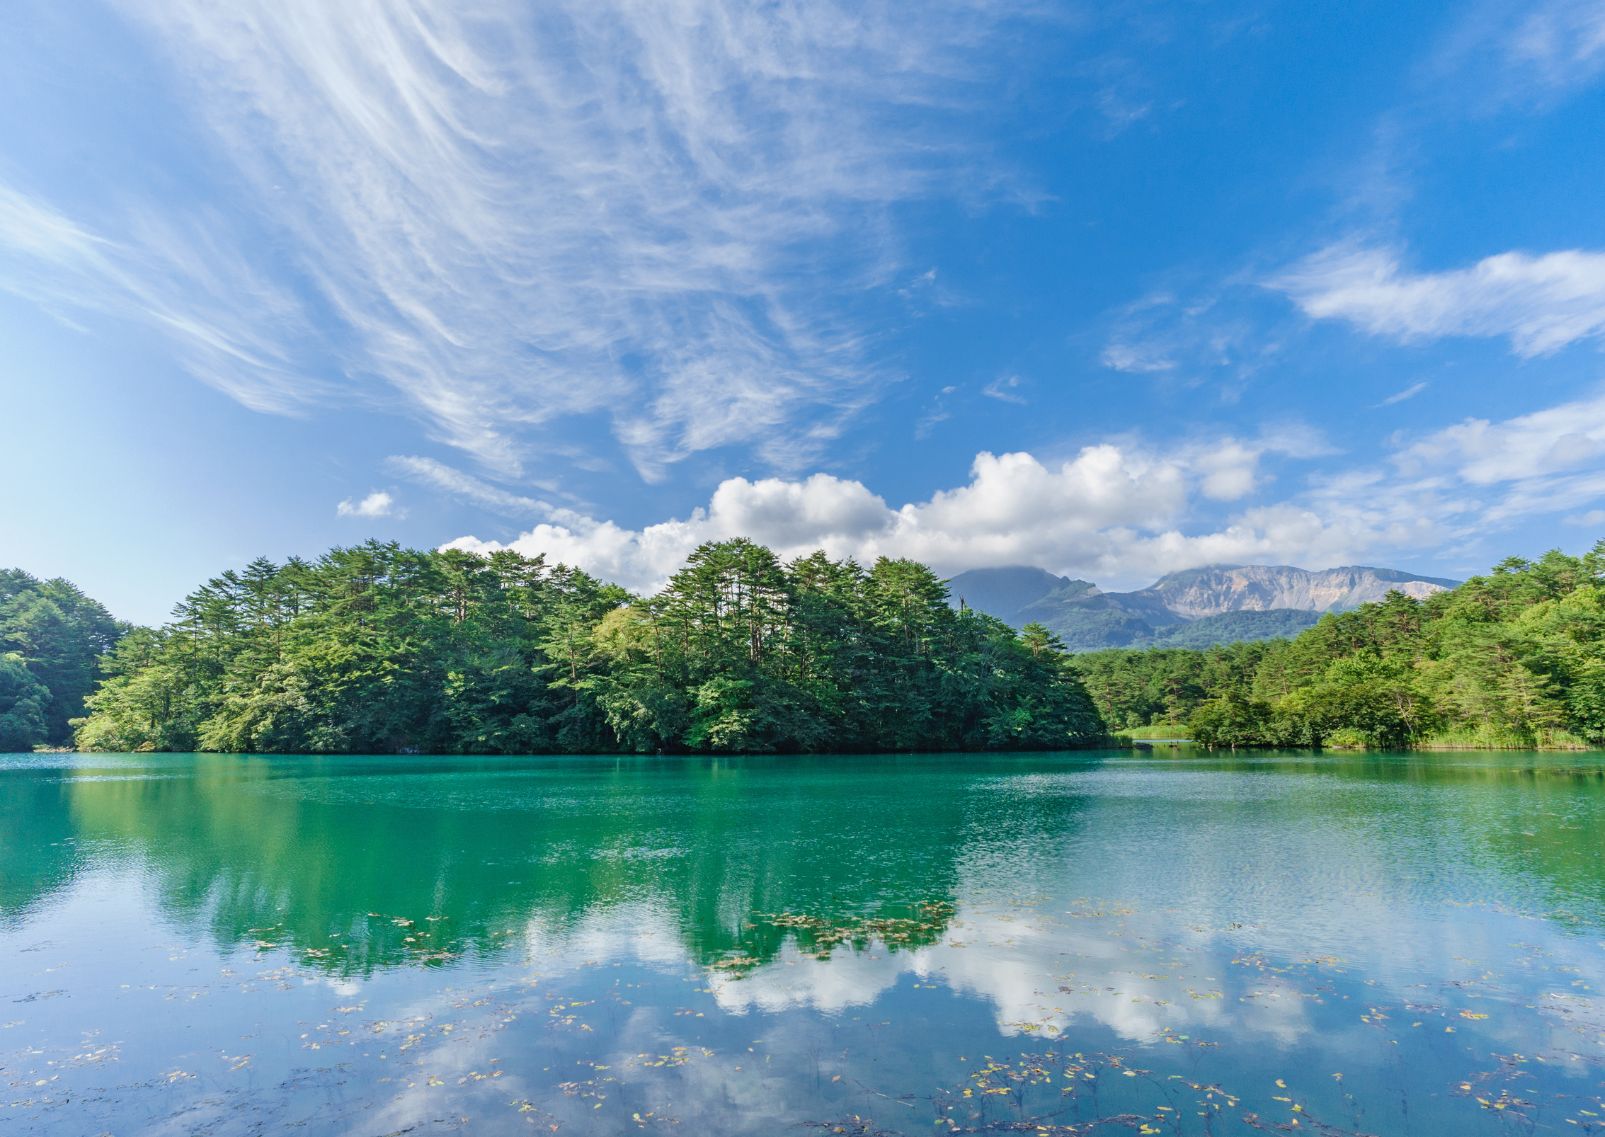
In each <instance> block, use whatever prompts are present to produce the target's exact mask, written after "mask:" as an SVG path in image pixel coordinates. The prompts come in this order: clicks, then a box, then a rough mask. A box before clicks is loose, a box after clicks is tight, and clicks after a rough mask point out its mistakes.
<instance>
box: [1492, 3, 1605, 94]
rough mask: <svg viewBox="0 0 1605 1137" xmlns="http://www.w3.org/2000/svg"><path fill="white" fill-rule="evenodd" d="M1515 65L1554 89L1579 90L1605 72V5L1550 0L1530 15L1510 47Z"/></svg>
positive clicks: (1512, 38) (1509, 42) (1508, 49)
mask: <svg viewBox="0 0 1605 1137" xmlns="http://www.w3.org/2000/svg"><path fill="white" fill-rule="evenodd" d="M1506 50H1507V52H1508V58H1509V60H1510V62H1511V63H1512V65H1514V66H1515V67H1517V68H1519V69H1522V70H1525V71H1527V72H1529V73H1531V74H1533V75H1535V76H1536V77H1537V78H1538V79H1539V81H1540V82H1542V83H1543V84H1544V85H1545V86H1547V87H1550V88H1564V87H1575V86H1579V85H1581V84H1583V83H1587V82H1591V81H1592V80H1594V79H1595V78H1597V77H1598V76H1599V74H1600V72H1601V71H1605V3H1601V2H1600V0H1550V2H1549V3H1546V4H1538V5H1535V6H1534V7H1533V8H1531V9H1530V10H1528V11H1527V14H1526V17H1525V19H1523V20H1522V22H1521V24H1520V26H1519V27H1518V28H1517V29H1516V33H1515V35H1513V36H1511V37H1510V39H1509V40H1508V41H1507V48H1506Z"/></svg>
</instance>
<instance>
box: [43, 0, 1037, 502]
mask: <svg viewBox="0 0 1605 1137" xmlns="http://www.w3.org/2000/svg"><path fill="white" fill-rule="evenodd" d="M123 7H124V8H125V9H126V10H127V11H128V12H129V13H130V14H132V15H133V16H134V17H135V19H136V22H137V23H138V24H139V25H140V26H142V27H144V28H145V29H147V30H148V31H149V32H150V33H151V34H152V36H153V38H154V40H155V41H156V42H157V43H158V44H159V45H160V47H161V49H162V50H163V52H164V53H165V54H166V55H167V56H168V57H169V58H170V59H171V60H172V61H174V62H175V64H176V65H177V68H178V71H179V75H180V81H181V82H182V83H184V84H186V85H185V86H183V87H182V88H181V90H180V97H181V98H183V99H184V100H185V101H186V102H188V103H190V104H191V105H193V106H195V107H197V108H198V109H199V112H200V113H201V114H203V115H204V116H205V121H206V124H207V125H208V126H209V128H210V129H211V130H212V131H213V132H214V133H215V136H216V137H217V139H218V140H219V141H220V143H221V153H222V154H223V155H225V156H226V158H228V159H231V160H232V161H233V162H234V163H235V165H236V166H237V168H238V171H239V174H240V177H239V178H238V179H237V181H236V182H235V185H236V186H237V187H239V188H241V190H242V192H245V193H247V194H248V195H249V198H248V200H247V201H246V202H245V203H243V204H244V206H245V207H246V208H248V209H249V210H250V211H251V213H252V216H253V218H255V219H257V220H258V221H259V222H260V223H261V224H263V225H265V226H267V227H268V228H269V229H270V231H271V232H272V234H273V236H274V238H275V239H274V240H273V241H272V242H270V244H271V245H272V246H274V247H276V248H282V249H284V250H285V251H286V256H287V257H288V258H289V259H291V260H292V261H293V262H294V263H293V269H294V272H295V274H296V276H297V278H298V280H302V281H305V282H307V283H308V284H309V285H310V286H311V287H312V288H313V289H315V291H316V293H317V298H318V308H319V311H320V316H323V315H326V316H327V317H328V320H327V321H321V320H320V322H326V323H335V324H338V326H339V329H340V334H339V335H338V336H337V337H335V341H334V342H333V343H332V344H331V350H333V351H334V352H335V353H336V354H337V355H338V357H339V359H340V361H341V369H342V370H343V371H344V372H345V373H346V374H347V375H349V376H354V377H360V378H361V379H362V381H363V382H364V383H368V382H370V381H371V382H372V383H373V384H375V385H377V386H380V387H382V388H388V389H389V390H390V391H391V392H392V396H393V397H399V398H400V399H401V401H402V402H403V403H404V405H405V406H406V407H407V408H408V409H409V410H410V411H411V412H412V413H414V414H415V415H417V416H418V417H419V418H421V419H422V420H423V421H425V422H426V423H427V424H428V425H429V426H430V428H431V431H432V434H433V436H434V437H435V438H436V439H438V440H440V441H442V442H444V443H446V444H449V445H451V446H453V447H456V448H459V449H461V450H463V451H465V452H467V453H468V454H470V455H472V456H473V457H474V458H475V459H476V460H477V461H478V462H479V463H480V464H481V465H482V466H483V468H484V469H486V470H488V471H491V472H494V473H496V474H497V475H499V476H502V477H515V476H519V474H520V473H521V470H522V466H523V464H524V462H525V461H526V460H527V458H528V456H529V454H530V453H531V451H532V449H533V444H534V441H535V439H536V438H537V437H541V436H542V435H543V432H542V430H541V428H542V427H547V428H548V429H547V431H546V432H544V436H545V437H550V433H551V432H550V429H549V428H550V424H552V423H553V422H554V421H555V420H558V419H561V418H564V417H565V416H573V415H585V414H595V415H599V416H602V417H603V419H604V420H605V421H610V422H611V424H612V428H613V432H614V435H615V436H616V438H617V440H618V441H619V443H620V444H621V445H622V446H623V447H624V449H625V451H626V453H627V454H628V456H629V458H630V460H631V461H632V462H634V463H635V465H636V466H637V468H638V469H639V470H640V471H641V472H642V473H643V474H644V475H646V476H648V477H657V476H659V475H661V474H662V473H663V471H664V470H665V468H666V465H667V464H668V463H672V462H674V461H676V460H678V459H681V458H683V457H685V456H686V455H688V454H690V453H693V452H696V451H701V450H708V449H712V448H717V447H724V446H731V445H739V446H745V447H750V448H753V449H755V450H756V451H757V452H758V453H759V455H760V456H761V457H762V458H764V459H765V460H767V461H769V462H770V463H772V464H776V465H780V466H782V467H787V468H793V467H796V466H797V465H799V464H802V463H806V462H807V461H809V460H811V458H812V457H813V456H814V455H815V454H816V453H817V451H818V450H819V449H820V447H821V446H822V445H824V444H825V443H826V442H828V441H829V439H831V438H832V437H834V436H835V435H836V434H837V433H838V432H839V431H840V430H841V429H842V425H843V423H844V421H845V420H846V419H847V418H848V417H850V416H851V414H852V413H853V412H854V411H855V410H856V409H857V408H859V407H861V406H862V405H864V404H865V403H866V402H867V401H869V400H871V399H873V398H874V397H875V394H876V392H877V390H878V387H879V385H880V384H881V383H882V382H883V381H885V380H886V379H888V378H889V377H890V376H889V375H888V374H887V373H886V372H885V371H884V370H883V369H882V367H881V366H880V365H879V364H878V363H877V361H876V349H875V346H874V344H873V342H872V340H871V333H872V331H873V329H874V328H875V326H876V323H875V320H874V318H873V315H872V314H870V313H868V312H867V311H866V309H868V308H869V307H870V306H871V305H872V304H873V302H874V297H875V295H878V294H879V293H880V292H884V294H885V300H886V302H888V303H896V302H897V301H896V286H897V280H898V279H906V276H907V273H906V270H901V271H900V270H899V265H898V255H897V251H896V250H897V247H898V242H897V240H896V236H895V228H894V226H893V225H892V221H891V217H890V213H889V211H890V210H891V209H892V208H893V207H895V206H896V205H897V204H899V203H901V202H905V201H908V200H911V199H914V198H919V197H922V196H925V195H928V194H931V193H935V192H945V191H947V190H954V191H955V192H963V193H968V194H973V193H976V192H983V193H984V192H987V190H986V189H985V188H982V189H980V190H977V189H976V188H975V187H974V185H973V182H974V179H973V177H972V178H968V179H966V178H962V177H960V176H959V175H960V174H961V173H962V172H963V171H964V170H965V169H968V168H970V163H969V161H968V160H969V159H972V158H974V157H975V155H976V154H977V153H978V151H977V147H984V146H985V145H986V143H985V141H984V138H985V134H984V132H983V131H979V130H976V129H974V126H975V123H974V122H973V121H972V120H971V118H970V116H973V115H975V114H978V113H980V112H979V111H978V110H977V108H978V107H979V106H981V105H983V103H982V101H981V100H974V99H967V98H966V97H965V92H966V91H967V90H968V89H969V86H970V84H972V83H973V82H975V81H978V80H985V79H986V78H987V77H988V76H989V75H993V74H997V73H999V72H1000V71H1001V69H1002V68H1004V67H1006V66H1007V65H1008V61H1007V60H1006V59H1005V58H1004V56H1006V55H1007V54H1008V53H1007V52H1004V51H996V50H991V48H992V47H995V46H996V45H997V44H999V43H1000V42H1001V40H1000V38H999V32H1000V29H1001V28H1003V26H1004V25H1005V24H1007V23H1008V22H1009V21H1010V20H1011V19H1012V18H1013V17H1014V16H1016V15H1018V14H1019V12H1020V11H1022V10H1029V8H1030V5H1018V6H1016V5H1011V4H1002V5H994V4H984V3H979V2H972V0H938V2H937V3H935V4H932V5H926V6H924V8H922V10H921V14H920V18H919V19H918V20H909V19H908V18H907V17H906V12H905V11H904V9H903V8H902V7H901V6H899V5H895V4H891V3H889V2H884V0H878V2H872V3H868V4H848V3H843V2H832V0H821V2H819V3H809V4H781V5H769V6H760V7H756V8H755V7H752V6H750V5H745V4H739V3H736V2H735V0H706V2H705V0H653V2H650V3H648V2H642V0H558V2H554V3H546V4H540V5H533V6H532V5H528V4H524V3H518V2H516V0H490V2H488V3H484V4H478V5H473V6H471V7H469V8H464V7H463V6H461V5H457V4H448V3H444V2H433V0H420V2H419V3H415V4H410V5H404V6H401V7H397V6H395V5H393V4H389V3H384V2H382V0H352V2H351V3H343V4H333V5H331V4H326V3H321V2H318V0H287V2H284V0H275V2H271V3H270V2H268V0H244V2H241V3H233V4H228V5H221V6H220V5H217V4H214V3H210V2H207V0H159V2H158V0H126V3H124V5H123ZM966 124H968V125H966ZM967 140H968V141H967ZM994 180H995V181H1001V180H1005V179H1002V177H1001V175H1000V176H998V177H997V178H995V179H994ZM63 236H70V234H63ZM927 275H928V276H931V280H932V281H934V279H935V278H934V275H933V274H927Z"/></svg>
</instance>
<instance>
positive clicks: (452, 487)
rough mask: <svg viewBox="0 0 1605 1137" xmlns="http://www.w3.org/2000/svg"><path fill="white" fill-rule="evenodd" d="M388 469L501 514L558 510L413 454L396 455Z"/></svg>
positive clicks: (399, 475) (387, 464) (519, 514)
mask: <svg viewBox="0 0 1605 1137" xmlns="http://www.w3.org/2000/svg"><path fill="white" fill-rule="evenodd" d="M385 468H386V469H387V470H389V471H390V472H391V473H392V474H395V475H397V476H398V477H403V478H407V479H408V480H410V481H414V482H417V483H418V484H420V485H425V486H428V487H430V488H431V489H435V490H439V491H440V492H441V493H444V494H448V495H449V496H451V497H455V498H459V499H461V500H463V501H467V502H471V503H472V504H474V505H477V506H480V507H481V508H484V509H490V510H495V511H496V512H498V513H508V514H512V515H514V516H518V517H528V516H529V515H531V514H539V513H551V512H554V510H555V507H553V506H552V505H550V504H548V503H547V502H544V501H540V500H537V499H536V498H532V497H525V496H524V495H523V494H516V493H512V492H510V491H508V490H504V489H501V488H499V487H497V486H493V485H491V484H490V483H489V482H487V481H484V480H483V479H481V478H476V477H474V476H473V475H472V474H465V473H463V471H461V470H458V469H454V468H452V467H451V466H448V465H446V464H445V463H444V462H438V461H436V460H435V459H433V458H423V457H419V456H418V455H414V454H394V455H392V456H390V457H389V458H386V459H385Z"/></svg>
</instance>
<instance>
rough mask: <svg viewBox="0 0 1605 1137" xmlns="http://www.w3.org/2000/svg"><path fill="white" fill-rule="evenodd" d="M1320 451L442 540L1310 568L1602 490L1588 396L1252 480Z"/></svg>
mask: <svg viewBox="0 0 1605 1137" xmlns="http://www.w3.org/2000/svg"><path fill="white" fill-rule="evenodd" d="M1333 455H1334V451H1333V450H1332V449H1331V447H1330V446H1329V445H1328V444H1327V443H1326V442H1325V440H1324V439H1323V438H1322V437H1321V436H1320V435H1319V434H1318V433H1317V432H1315V431H1313V430H1311V429H1310V428H1308V427H1303V426H1299V425H1296V424H1295V425H1291V426H1286V427H1282V428H1280V429H1275V430H1267V431H1265V432H1263V433H1261V434H1260V435H1258V436H1256V437H1253V438H1235V437H1231V436H1225V437H1219V438H1214V439H1194V440H1191V441H1189V442H1187V443H1185V444H1181V445H1170V446H1167V447H1163V448H1161V447H1154V446H1150V445H1147V444H1144V443H1143V442H1141V441H1140V440H1135V439H1130V438H1128V439H1123V440H1120V441H1111V442H1105V443H1101V444H1099V445H1094V446H1088V447H1085V448H1084V449H1082V450H1081V451H1080V452H1079V453H1078V454H1076V455H1075V456H1074V457H1072V458H1070V459H1068V460H1065V461H1060V462H1046V461H1043V460H1042V459H1040V458H1038V457H1036V456H1034V455H1032V454H1028V453H1020V452H1016V453H1008V454H991V453H982V454H979V455H977V456H976V458H975V461H974V463H973V465H972V466H971V469H970V477H969V479H968V481H966V482H965V483H964V484H962V485H959V486H956V487H953V488H951V489H946V490H941V491H938V492H936V493H934V494H932V495H931V496H930V497H929V498H928V499H926V500H923V501H915V502H908V503H906V504H902V505H893V504H889V503H887V502H886V501H885V500H884V499H883V498H881V497H880V496H878V495H877V494H875V493H874V492H873V491H872V490H870V489H869V488H868V487H866V486H865V485H863V484H862V483H861V482H857V481H852V480H848V479H843V478H838V477H834V476H832V475H829V474H815V475H813V476H812V477H809V478H806V479H801V480H789V479H780V478H766V479H762V480H759V481H749V480H748V479H745V478H731V479H728V480H726V481H725V482H723V483H721V484H720V486H719V487H718V489H717V490H715V492H714V493H713V495H712V497H711V498H710V500H709V502H708V504H707V505H706V506H703V507H700V508H697V509H694V510H692V511H691V512H690V514H689V515H688V516H685V517H682V518H674V519H670V520H667V521H662V522H659V523H657V524H651V525H645V526H643V527H641V528H639V529H631V528H628V527H625V526H621V525H619V524H618V523H616V522H614V521H609V520H598V519H596V518H593V517H588V516H585V515H583V514H580V513H577V512H574V511H556V510H549V511H548V513H547V515H546V518H545V519H544V520H543V522H542V523H541V524H538V525H536V526H535V527H534V528H533V529H531V530H530V531H529V532H527V533H524V534H523V535H522V536H520V537H518V538H517V539H516V540H514V541H512V542H510V543H509V544H508V545H507V546H504V545H503V544H501V543H498V542H494V541H482V540H479V539H477V538H474V537H462V538H459V539H457V540H456V541H453V542H451V545H452V547H456V548H464V549H472V550H476V551H481V552H487V551H490V550H493V549H497V548H503V547H512V548H515V549H518V550H519V551H521V552H524V553H527V554H529V555H535V554H537V553H540V554H545V555H546V556H547V557H548V558H550V559H554V560H559V561H564V562H567V563H570V564H577V565H580V566H581V567H584V568H586V569H588V570H589V571H591V572H593V573H596V574H597V575H599V576H602V577H604V578H606V579H609V580H614V581H617V582H619V583H621V584H624V585H626V586H628V587H631V588H634V589H637V590H642V591H653V590H655V589H656V588H658V587H660V586H661V585H662V583H663V582H664V581H665V580H666V579H667V578H668V577H669V575H671V574H672V573H673V572H674V571H675V570H676V569H678V568H679V567H680V565H681V564H682V563H683V561H684V560H685V557H686V556H687V555H688V554H689V553H690V552H691V551H692V550H693V549H694V548H696V546H697V545H699V544H701V543H702V542H704V541H713V540H723V539H727V538H731V537H749V538H751V539H753V540H755V541H758V542H760V543H762V544H765V545H768V546H769V547H771V548H773V549H774V550H775V551H776V552H777V553H779V554H781V555H782V556H785V557H791V556H796V555H799V554H802V553H807V552H810V551H812V550H813V549H816V548H822V549H824V550H825V551H826V552H828V553H829V554H830V555H832V556H835V557H845V556H852V557H855V558H857V559H859V560H860V561H866V562H867V561H870V560H873V559H874V558H875V557H877V556H882V555H884V556H892V557H911V558H914V559H916V560H920V561H923V562H925V563H927V564H930V565H932V566H934V567H935V568H937V569H938V570H939V571H943V572H947V573H953V572H959V571H962V570H964V569H968V568H977V567H982V566H991V565H1010V564H1032V565H1040V566H1041V567H1043V568H1047V569H1050V570H1053V571H1055V572H1062V573H1066V574H1069V575H1076V576H1083V577H1087V578H1089V579H1092V580H1095V581H1098V582H1099V583H1101V584H1104V585H1106V586H1109V587H1116V588H1123V587H1139V586H1141V585H1144V584H1147V583H1148V582H1149V581H1150V580H1151V579H1153V577H1155V576H1158V575H1160V574H1162V573H1166V572H1173V571H1176V570H1179V569H1185V568H1193V567H1196V566H1199V565H1205V564H1215V563H1221V562H1235V563H1266V562H1272V563H1289V564H1298V565H1302V566H1305V567H1309V568H1325V567H1330V566H1334V565H1340V564H1354V563H1357V562H1363V561H1368V560H1371V559H1373V558H1376V557H1378V556H1387V555H1388V554H1390V553H1394V554H1397V553H1398V552H1399V551H1404V552H1406V553H1407V554H1409V555H1411V556H1414V555H1417V554H1418V553H1419V551H1420V550H1421V549H1431V548H1447V547H1455V546H1467V545H1472V544H1475V543H1477V542H1480V541H1483V540H1485V539H1486V538H1488V537H1489V536H1490V535H1491V534H1494V533H1497V532H1498V531H1499V529H1500V528H1501V527H1503V526H1507V525H1509V524H1511V523H1514V522H1519V521H1523V520H1530V519H1532V518H1535V517H1554V518H1556V519H1557V520H1560V519H1561V518H1562V515H1566V517H1565V519H1566V520H1568V521H1571V522H1572V523H1575V524H1585V525H1586V524H1593V521H1592V520H1590V519H1591V518H1594V517H1595V516H1597V513H1589V512H1587V511H1588V510H1589V509H1590V507H1592V506H1596V505H1599V504H1600V503H1602V502H1605V472H1602V469H1605V395H1601V396H1597V397H1594V398H1590V399H1582V400H1577V401H1574V402H1571V403H1567V404H1564V405H1560V406H1556V407H1551V408H1548V409H1546V410H1543V411H1538V412H1535V413H1533V414H1529V415H1522V416H1518V417H1515V418H1510V419H1506V420H1503V421H1487V420H1481V419H1471V420H1467V421H1466V422H1463V423H1460V424H1457V425H1454V426H1450V427H1446V428H1443V429H1441V430H1437V431H1433V432H1430V433H1426V434H1423V435H1419V436H1416V437H1406V438H1403V439H1400V440H1397V441H1395V442H1394V443H1393V444H1391V446H1390V448H1389V450H1388V451H1387V453H1386V454H1385V456H1384V457H1383V458H1382V459H1381V460H1380V461H1377V462H1374V463H1371V464H1366V465H1357V466H1350V467H1348V468H1343V469H1337V470H1335V471H1334V470H1323V471H1321V472H1319V473H1317V474H1312V475H1311V476H1309V477H1307V478H1306V479H1304V481H1303V483H1302V484H1301V485H1298V486H1295V487H1290V488H1289V490H1288V491H1287V492H1286V493H1284V494H1281V495H1272V494H1270V493H1269V490H1270V488H1271V487H1272V486H1273V485H1274V484H1275V482H1274V479H1273V478H1272V477H1271V476H1270V474H1269V473H1268V472H1267V470H1266V468H1265V459H1266V458H1267V457H1268V456H1278V457H1281V458H1284V459H1310V458H1316V457H1325V458H1330V457H1332V456H1333ZM1211 503H1217V504H1214V505H1212V504H1211ZM1223 506H1225V507H1229V508H1230V510H1231V512H1229V513H1225V514H1222V513H1221V512H1220V510H1221V508H1222V507H1223Z"/></svg>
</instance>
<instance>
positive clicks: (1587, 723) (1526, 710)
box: [1073, 542, 1605, 749]
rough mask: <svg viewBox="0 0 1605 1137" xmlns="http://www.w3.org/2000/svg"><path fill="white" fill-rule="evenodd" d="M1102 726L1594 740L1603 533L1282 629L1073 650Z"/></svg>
mask: <svg viewBox="0 0 1605 1137" xmlns="http://www.w3.org/2000/svg"><path fill="white" fill-rule="evenodd" d="M1073 666H1074V667H1075V669H1076V670H1077V671H1078V672H1079V673H1080V675H1081V677H1082V679H1083V681H1084V682H1085V683H1086V685H1087V689H1088V691H1089V692H1090V693H1091V694H1092V697H1093V701H1094V702H1095V703H1096V704H1097V705H1098V710H1099V713H1100V714H1101V715H1102V717H1103V719H1104V721H1105V722H1107V723H1108V724H1109V727H1110V729H1111V730H1120V729H1123V728H1128V727H1140V726H1150V725H1157V724H1172V725H1176V726H1185V727H1188V728H1189V729H1190V730H1191V733H1192V737H1193V738H1194V739H1195V740H1196V741H1197V742H1198V743H1199V744H1201V745H1204V746H1209V747H1245V746H1298V747H1306V746H1313V747H1319V746H1351V747H1367V748H1387V749H1396V748H1410V747H1429V748H1430V747H1490V748H1527V747H1543V748H1549V747H1559V748H1571V747H1582V746H1587V745H1597V744H1599V743H1601V742H1605V542H1601V543H1600V544H1598V545H1596V546H1595V547H1594V549H1593V550H1592V551H1591V552H1589V553H1587V554H1586V555H1584V556H1581V557H1572V556H1567V555H1565V554H1563V553H1560V552H1549V553H1546V554H1544V555H1543V556H1542V557H1540V558H1538V559H1537V560H1524V559H1521V558H1510V559H1508V560H1505V561H1503V562H1501V563H1500V564H1499V565H1498V566H1496V567H1495V568H1494V569H1493V571H1492V572H1490V573H1489V574H1487V575H1486V576H1478V577H1474V578H1472V579H1471V580H1468V581H1467V582H1466V583H1464V584H1462V585H1461V586H1460V587H1458V588H1455V589H1452V590H1449V591H1445V592H1440V593H1436V594H1434V595H1432V596H1430V597H1428V598H1427V599H1425V600H1420V601H1417V600H1412V599H1409V598H1407V597H1405V596H1403V595H1401V594H1399V593H1397V592H1395V593H1392V594H1391V595H1389V596H1388V598H1387V599H1386V600H1382V601H1379V602H1377V603H1374V604H1366V605H1363V606H1361V607H1359V608H1356V609H1354V610H1353V611H1349V612H1343V613H1337V614H1333V615H1328V616H1325V617H1323V618H1322V619H1321V621H1320V622H1319V623H1318V624H1316V625H1315V626H1314V627H1313V628H1311V629H1309V630H1308V631H1306V632H1303V633H1302V634H1300V635H1298V636H1295V637H1293V638H1291V639H1281V640H1269V641H1264V642H1260V643H1236V644H1229V645H1225V646H1222V647H1217V648H1211V649H1209V650H1207V651H1187V650H1179V649H1164V648H1159V649H1152V650H1146V651H1127V650H1118V651H1103V652H1095V653H1089V654H1086V655H1080V656H1076V657H1074V659H1073Z"/></svg>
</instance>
